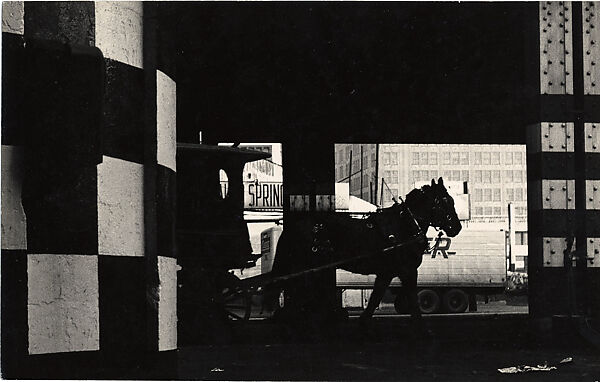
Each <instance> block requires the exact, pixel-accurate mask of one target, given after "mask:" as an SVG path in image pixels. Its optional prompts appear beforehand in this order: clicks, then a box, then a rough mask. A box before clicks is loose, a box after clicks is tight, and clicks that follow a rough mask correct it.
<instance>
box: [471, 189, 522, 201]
mask: <svg viewBox="0 0 600 382" xmlns="http://www.w3.org/2000/svg"><path fill="white" fill-rule="evenodd" d="M504 192H505V194H504V201H505V202H522V201H524V200H526V198H527V193H526V191H525V190H524V189H523V188H506V189H505V190H504ZM473 201H474V202H500V201H502V191H501V189H500V188H475V189H474V190H473Z"/></svg>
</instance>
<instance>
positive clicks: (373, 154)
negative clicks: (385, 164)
mask: <svg viewBox="0 0 600 382" xmlns="http://www.w3.org/2000/svg"><path fill="white" fill-rule="evenodd" d="M371 163H375V153H372V154H371Z"/></svg>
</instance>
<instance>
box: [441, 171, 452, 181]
mask: <svg viewBox="0 0 600 382" xmlns="http://www.w3.org/2000/svg"><path fill="white" fill-rule="evenodd" d="M450 174H451V172H450V171H448V170H445V171H443V172H442V178H444V179H447V180H450Z"/></svg>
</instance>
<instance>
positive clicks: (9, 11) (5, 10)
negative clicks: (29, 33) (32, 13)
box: [2, 1, 25, 34]
mask: <svg viewBox="0 0 600 382" xmlns="http://www.w3.org/2000/svg"><path fill="white" fill-rule="evenodd" d="M24 8H25V7H24V5H23V2H22V1H3V2H2V32H4V33H14V34H25V10H24Z"/></svg>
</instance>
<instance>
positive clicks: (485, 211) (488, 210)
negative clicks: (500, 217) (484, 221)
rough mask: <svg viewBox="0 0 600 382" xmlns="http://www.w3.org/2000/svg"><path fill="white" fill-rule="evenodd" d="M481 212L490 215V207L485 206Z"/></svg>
mask: <svg viewBox="0 0 600 382" xmlns="http://www.w3.org/2000/svg"><path fill="white" fill-rule="evenodd" d="M483 214H484V215H488V216H490V215H492V207H485V208H484V209H483Z"/></svg>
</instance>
